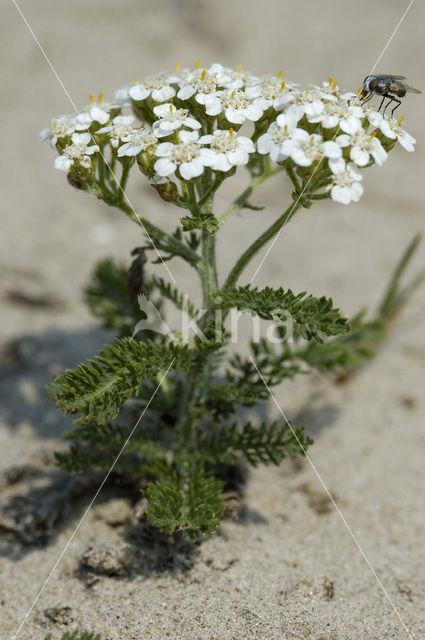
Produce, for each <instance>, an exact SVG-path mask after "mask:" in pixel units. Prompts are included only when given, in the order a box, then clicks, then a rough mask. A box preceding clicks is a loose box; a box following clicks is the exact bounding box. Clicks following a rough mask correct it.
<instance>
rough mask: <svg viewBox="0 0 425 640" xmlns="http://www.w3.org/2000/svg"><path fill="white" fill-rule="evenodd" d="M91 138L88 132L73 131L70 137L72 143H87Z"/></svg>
mask: <svg viewBox="0 0 425 640" xmlns="http://www.w3.org/2000/svg"><path fill="white" fill-rule="evenodd" d="M91 139H92V138H91V135H90V134H89V133H73V134H72V138H71V140H72V142H74V144H89V142H90V141H91Z"/></svg>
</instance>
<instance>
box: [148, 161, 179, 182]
mask: <svg viewBox="0 0 425 640" xmlns="http://www.w3.org/2000/svg"><path fill="white" fill-rule="evenodd" d="M176 168H177V165H176V163H175V162H171V160H169V159H168V158H160V159H159V160H157V161H156V162H155V165H154V169H155V171H156V172H157V174H158V175H160V176H161V177H162V178H165V177H167V176H170V175H171V174H172V173H174V171H175V170H176Z"/></svg>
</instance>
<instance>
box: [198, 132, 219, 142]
mask: <svg viewBox="0 0 425 640" xmlns="http://www.w3.org/2000/svg"><path fill="white" fill-rule="evenodd" d="M214 139H215V136H212V135H210V134H208V135H205V136H201V137H200V138H199V140H198V142H200V143H201V144H211V142H213V141H214Z"/></svg>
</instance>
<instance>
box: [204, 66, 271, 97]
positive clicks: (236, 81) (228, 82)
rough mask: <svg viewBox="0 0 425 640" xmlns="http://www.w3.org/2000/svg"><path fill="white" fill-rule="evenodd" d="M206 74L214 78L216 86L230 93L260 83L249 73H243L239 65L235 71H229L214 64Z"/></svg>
mask: <svg viewBox="0 0 425 640" xmlns="http://www.w3.org/2000/svg"><path fill="white" fill-rule="evenodd" d="M208 73H210V74H212V75H213V76H214V77H215V79H216V82H217V85H218V86H220V87H223V88H224V89H231V90H232V91H233V90H234V89H243V88H244V87H251V86H254V85H256V84H258V83H259V82H261V78H259V77H257V76H253V75H252V73H251V72H250V71H244V69H242V67H241V65H239V66H238V68H237V69H231V68H230V67H223V66H222V65H221V64H218V63H217V62H215V63H214V64H212V65H211V67H210V68H209V69H208Z"/></svg>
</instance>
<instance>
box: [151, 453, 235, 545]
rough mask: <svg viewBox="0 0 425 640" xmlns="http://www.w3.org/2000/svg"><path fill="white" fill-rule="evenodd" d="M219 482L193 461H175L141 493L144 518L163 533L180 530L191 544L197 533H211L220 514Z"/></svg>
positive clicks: (221, 507)
mask: <svg viewBox="0 0 425 640" xmlns="http://www.w3.org/2000/svg"><path fill="white" fill-rule="evenodd" d="M221 491H222V483H221V482H220V481H219V480H217V479H216V478H214V477H213V476H212V475H211V474H210V473H209V472H207V471H205V469H204V466H203V464H202V463H201V462H199V461H197V460H187V461H183V462H181V461H179V466H178V468H173V467H171V466H169V467H168V469H167V471H166V472H165V473H163V475H162V477H160V478H159V479H158V480H157V481H156V482H150V483H149V484H148V487H147V489H146V491H145V492H144V494H145V496H146V498H147V500H148V502H149V509H148V511H147V517H148V519H149V521H150V522H152V524H154V525H155V526H156V527H159V528H163V529H165V531H166V532H167V533H170V534H172V533H175V532H176V531H184V532H185V533H186V534H187V535H188V536H189V537H190V539H191V540H192V541H195V540H196V534H197V532H198V531H199V532H201V533H203V534H206V535H208V534H211V533H214V531H215V530H216V528H217V527H218V525H219V522H220V518H221V516H222V513H223V503H222V500H221V498H220V494H221Z"/></svg>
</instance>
